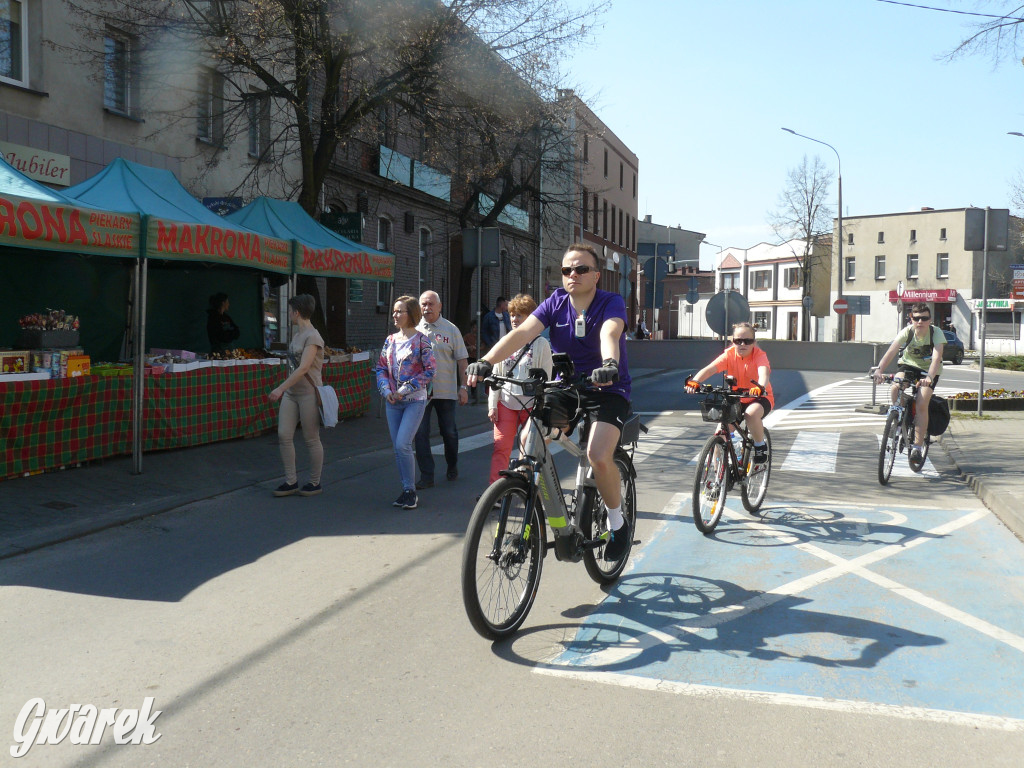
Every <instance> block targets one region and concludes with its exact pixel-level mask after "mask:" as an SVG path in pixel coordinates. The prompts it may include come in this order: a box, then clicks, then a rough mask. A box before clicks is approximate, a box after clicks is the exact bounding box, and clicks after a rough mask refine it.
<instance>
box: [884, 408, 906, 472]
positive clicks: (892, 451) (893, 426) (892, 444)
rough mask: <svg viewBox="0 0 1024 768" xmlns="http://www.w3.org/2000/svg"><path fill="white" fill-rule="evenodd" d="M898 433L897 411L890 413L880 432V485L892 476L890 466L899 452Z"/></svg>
mask: <svg viewBox="0 0 1024 768" xmlns="http://www.w3.org/2000/svg"><path fill="white" fill-rule="evenodd" d="M900 431H901V426H900V415H899V413H898V412H897V411H890V412H889V418H887V419H886V420H885V430H884V431H883V432H882V446H881V448H879V450H878V482H879V483H881V484H882V485H885V484H886V483H888V482H889V476H890V475H891V474H892V465H893V463H894V462H895V461H896V454H897V453H899V450H900V447H899V443H900Z"/></svg>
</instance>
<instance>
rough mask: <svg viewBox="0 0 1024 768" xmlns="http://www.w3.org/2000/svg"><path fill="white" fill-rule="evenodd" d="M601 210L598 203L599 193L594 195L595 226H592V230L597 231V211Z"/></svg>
mask: <svg viewBox="0 0 1024 768" xmlns="http://www.w3.org/2000/svg"><path fill="white" fill-rule="evenodd" d="M598 210H600V206H599V205H598V204H597V195H594V226H592V227H591V228H590V231H591V232H594V233H596V232H597V212H598Z"/></svg>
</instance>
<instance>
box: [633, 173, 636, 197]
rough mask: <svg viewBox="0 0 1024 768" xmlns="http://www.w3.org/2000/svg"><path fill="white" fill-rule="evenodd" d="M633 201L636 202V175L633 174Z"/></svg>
mask: <svg viewBox="0 0 1024 768" xmlns="http://www.w3.org/2000/svg"><path fill="white" fill-rule="evenodd" d="M633 199H634V200H636V174H635V173H634V174H633Z"/></svg>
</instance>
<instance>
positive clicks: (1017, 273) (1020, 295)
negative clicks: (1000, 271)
mask: <svg viewBox="0 0 1024 768" xmlns="http://www.w3.org/2000/svg"><path fill="white" fill-rule="evenodd" d="M1010 273H1011V275H1012V278H1013V279H1012V280H1011V286H1010V298H1011V299H1018V300H1024V264H1011V265H1010Z"/></svg>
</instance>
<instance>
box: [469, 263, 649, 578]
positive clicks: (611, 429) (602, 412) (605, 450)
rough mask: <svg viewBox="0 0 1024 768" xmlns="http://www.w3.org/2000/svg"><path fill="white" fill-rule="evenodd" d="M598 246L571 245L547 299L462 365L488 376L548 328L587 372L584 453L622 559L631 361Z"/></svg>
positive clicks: (610, 556)
mask: <svg viewBox="0 0 1024 768" xmlns="http://www.w3.org/2000/svg"><path fill="white" fill-rule="evenodd" d="M599 263H600V262H599V260H598V257H597V252H596V251H595V250H594V249H593V247H592V246H590V245H586V244H585V243H574V244H573V245H570V246H569V247H568V248H567V249H566V251H565V255H564V256H563V257H562V288H560V289H559V290H557V291H555V292H554V293H553V294H552V295H551V296H549V297H548V298H547V299H545V301H544V303H542V304H541V305H540V306H539V307H537V309H535V310H534V312H533V314H532V315H530V316H529V317H528V318H526V320H524V321H523V322H522V323H520V324H519V327H518V328H516V329H515V330H514V331H512V332H511V333H509V334H508V335H506V336H504V337H502V338H501V339H500V340H499V341H498V342H497V343H496V344H495V345H494V346H493V347H492V348H491V350H490V351H489V352H488V353H487V354H486V355H484V356H483V357H482V358H481V359H480V360H479V361H478V362H476V363H473V364H471V365H470V366H469V368H467V369H466V374H467V377H468V382H469V385H470V386H473V385H474V384H475V383H476V381H477V380H479V379H483V378H486V377H487V376H488V375H490V372H491V367H492V366H493V364H494V363H495V362H497V361H499V360H504V359H505V358H506V357H508V356H510V355H512V354H514V353H515V352H516V350H519V349H522V348H523V347H524V346H526V345H527V344H529V343H530V342H531V341H533V340H534V339H535V338H537V337H538V336H540V334H541V332H542V331H543V330H544V329H545V328H549V329H550V336H551V349H552V351H554V352H563V353H566V354H568V355H569V358H570V359H571V360H572V362H573V366H574V367H575V369H576V372H577V373H580V374H584V375H589V376H590V378H591V381H592V382H593V384H594V386H595V387H597V388H598V389H594V390H588V391H587V392H586V393H585V395H584V402H583V406H584V408H586V409H587V411H588V412H589V413H590V414H591V419H592V426H591V430H590V442H589V443H588V444H587V458H588V459H589V460H590V465H591V467H593V470H594V482H595V484H596V485H597V490H598V491H599V492H600V493H601V498H602V499H604V502H605V506H606V507H607V508H608V529H609V531H610V532H611V536H610V538H609V541H608V544H607V545H606V546H605V551H604V558H605V560H609V561H613V562H614V561H617V560H620V559H621V558H622V557H623V556H624V555H625V554H626V553H627V552H628V550H629V543H630V542H631V540H632V536H633V532H632V531H631V530H630V526H629V522H628V521H627V520H626V519H625V518H624V517H623V516H622V488H621V486H620V478H619V469H618V467H617V466H616V465H615V449H616V448H617V447H618V445H619V437H620V435H621V434H622V425H623V423H624V422H625V420H626V417H627V416H628V415H629V411H630V403H629V392H630V388H629V382H630V378H629V368H628V367H627V365H626V337H625V334H624V331H625V329H626V303H625V302H624V301H623V299H622V297H621V296H619V295H618V294H617V293H609V292H608V291H602V290H600V289H599V288H598V287H597V284H598V281H599V280H600V277H601V273H600V269H599Z"/></svg>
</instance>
